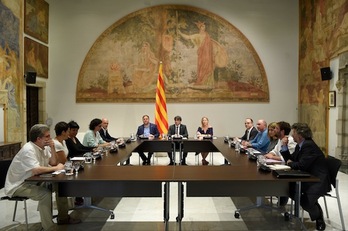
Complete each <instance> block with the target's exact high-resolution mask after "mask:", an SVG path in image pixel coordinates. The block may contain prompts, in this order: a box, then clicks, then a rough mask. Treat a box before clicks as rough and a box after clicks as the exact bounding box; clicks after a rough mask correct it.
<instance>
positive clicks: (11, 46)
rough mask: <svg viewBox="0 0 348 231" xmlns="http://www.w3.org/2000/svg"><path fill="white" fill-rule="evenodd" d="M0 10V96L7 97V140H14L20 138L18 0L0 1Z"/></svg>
mask: <svg viewBox="0 0 348 231" xmlns="http://www.w3.org/2000/svg"><path fill="white" fill-rule="evenodd" d="M0 12H1V14H0V34H1V36H0V98H1V97H6V98H7V100H6V103H7V106H8V110H7V112H6V111H5V112H6V113H7V118H8V121H7V125H8V126H7V128H8V131H6V132H7V134H8V136H7V137H8V140H9V141H14V140H20V139H21V114H20V111H21V109H20V104H19V102H20V91H19V89H20V82H19V81H20V80H22V78H20V79H19V77H20V76H21V71H20V70H21V68H20V62H19V53H20V41H19V39H20V20H19V19H20V2H19V1H18V0H15V1H0ZM8 22H11V23H8ZM2 103H4V102H3V101H2ZM9 134H10V135H9Z"/></svg>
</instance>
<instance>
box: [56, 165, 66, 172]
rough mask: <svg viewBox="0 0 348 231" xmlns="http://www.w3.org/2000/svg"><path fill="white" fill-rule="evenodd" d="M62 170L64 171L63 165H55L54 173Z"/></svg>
mask: <svg viewBox="0 0 348 231" xmlns="http://www.w3.org/2000/svg"><path fill="white" fill-rule="evenodd" d="M63 169H64V164H62V163H59V164H57V165H56V171H57V170H63Z"/></svg>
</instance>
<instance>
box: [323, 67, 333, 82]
mask: <svg viewBox="0 0 348 231" xmlns="http://www.w3.org/2000/svg"><path fill="white" fill-rule="evenodd" d="M320 73H321V80H322V81H325V80H330V79H331V78H332V75H331V70H330V67H323V68H320Z"/></svg>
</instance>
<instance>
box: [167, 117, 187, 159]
mask: <svg viewBox="0 0 348 231" xmlns="http://www.w3.org/2000/svg"><path fill="white" fill-rule="evenodd" d="M181 120H182V119H181V117H180V116H175V117H174V124H173V125H170V126H169V129H168V137H171V136H175V137H181V138H184V137H185V138H188V132H187V128H186V125H184V124H181ZM175 148H176V149H179V143H175ZM168 157H169V165H174V162H175V161H174V159H173V154H172V153H171V152H168ZM186 157H187V152H184V153H183V156H182V159H181V165H187V164H186Z"/></svg>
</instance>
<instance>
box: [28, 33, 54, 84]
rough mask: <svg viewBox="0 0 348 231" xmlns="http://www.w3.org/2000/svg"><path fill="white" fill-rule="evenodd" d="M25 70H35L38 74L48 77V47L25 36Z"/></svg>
mask: <svg viewBox="0 0 348 231" xmlns="http://www.w3.org/2000/svg"><path fill="white" fill-rule="evenodd" d="M24 71H25V72H27V71H35V72H36V73H37V76H40V77H44V78H48V47H46V46H44V45H42V44H40V43H38V42H35V41H34V40H31V39H29V38H27V37H25V38H24Z"/></svg>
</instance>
